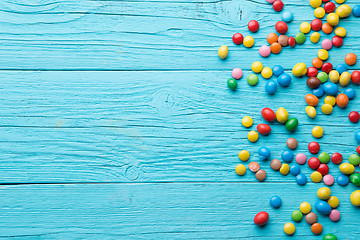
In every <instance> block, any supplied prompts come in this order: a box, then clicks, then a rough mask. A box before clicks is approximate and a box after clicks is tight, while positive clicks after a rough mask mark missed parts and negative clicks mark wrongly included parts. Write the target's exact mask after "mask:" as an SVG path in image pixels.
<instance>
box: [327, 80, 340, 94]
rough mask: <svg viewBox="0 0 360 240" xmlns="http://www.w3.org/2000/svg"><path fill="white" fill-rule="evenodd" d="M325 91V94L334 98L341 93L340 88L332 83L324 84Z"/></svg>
mask: <svg viewBox="0 0 360 240" xmlns="http://www.w3.org/2000/svg"><path fill="white" fill-rule="evenodd" d="M323 89H324V92H325V93H326V94H327V95H332V96H335V95H336V94H337V93H338V91H339V88H338V86H337V85H336V84H335V83H332V82H326V83H324V84H323Z"/></svg>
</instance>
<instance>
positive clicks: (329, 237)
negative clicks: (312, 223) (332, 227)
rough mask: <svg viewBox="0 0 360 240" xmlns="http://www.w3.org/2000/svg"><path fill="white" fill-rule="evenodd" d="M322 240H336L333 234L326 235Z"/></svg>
mask: <svg viewBox="0 0 360 240" xmlns="http://www.w3.org/2000/svg"><path fill="white" fill-rule="evenodd" d="M322 240H337V237H336V236H335V235H334V234H331V233H329V234H326V235H324V236H323V238H322Z"/></svg>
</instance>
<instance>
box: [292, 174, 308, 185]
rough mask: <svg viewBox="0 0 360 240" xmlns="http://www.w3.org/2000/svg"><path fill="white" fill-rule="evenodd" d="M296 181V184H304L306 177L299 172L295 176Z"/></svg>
mask: <svg viewBox="0 0 360 240" xmlns="http://www.w3.org/2000/svg"><path fill="white" fill-rule="evenodd" d="M295 179H296V182H297V184H299V185H300V186H304V185H305V184H306V182H307V178H306V176H305V174H303V173H300V174H299V175H297V176H296V178H295Z"/></svg>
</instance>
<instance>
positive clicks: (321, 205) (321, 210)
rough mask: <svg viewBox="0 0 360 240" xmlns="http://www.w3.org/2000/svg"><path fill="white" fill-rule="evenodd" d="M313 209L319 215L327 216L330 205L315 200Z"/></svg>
mask: <svg viewBox="0 0 360 240" xmlns="http://www.w3.org/2000/svg"><path fill="white" fill-rule="evenodd" d="M315 208H316V210H318V212H319V213H322V214H329V213H330V212H331V207H330V205H329V204H328V203H327V202H325V201H323V200H317V201H316V203H315Z"/></svg>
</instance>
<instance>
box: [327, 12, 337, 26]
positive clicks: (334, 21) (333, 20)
mask: <svg viewBox="0 0 360 240" xmlns="http://www.w3.org/2000/svg"><path fill="white" fill-rule="evenodd" d="M326 20H327V22H328V23H329V24H330V25H331V26H336V25H338V24H339V20H340V19H339V16H338V15H337V14H336V13H329V14H328V15H327V17H326Z"/></svg>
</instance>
